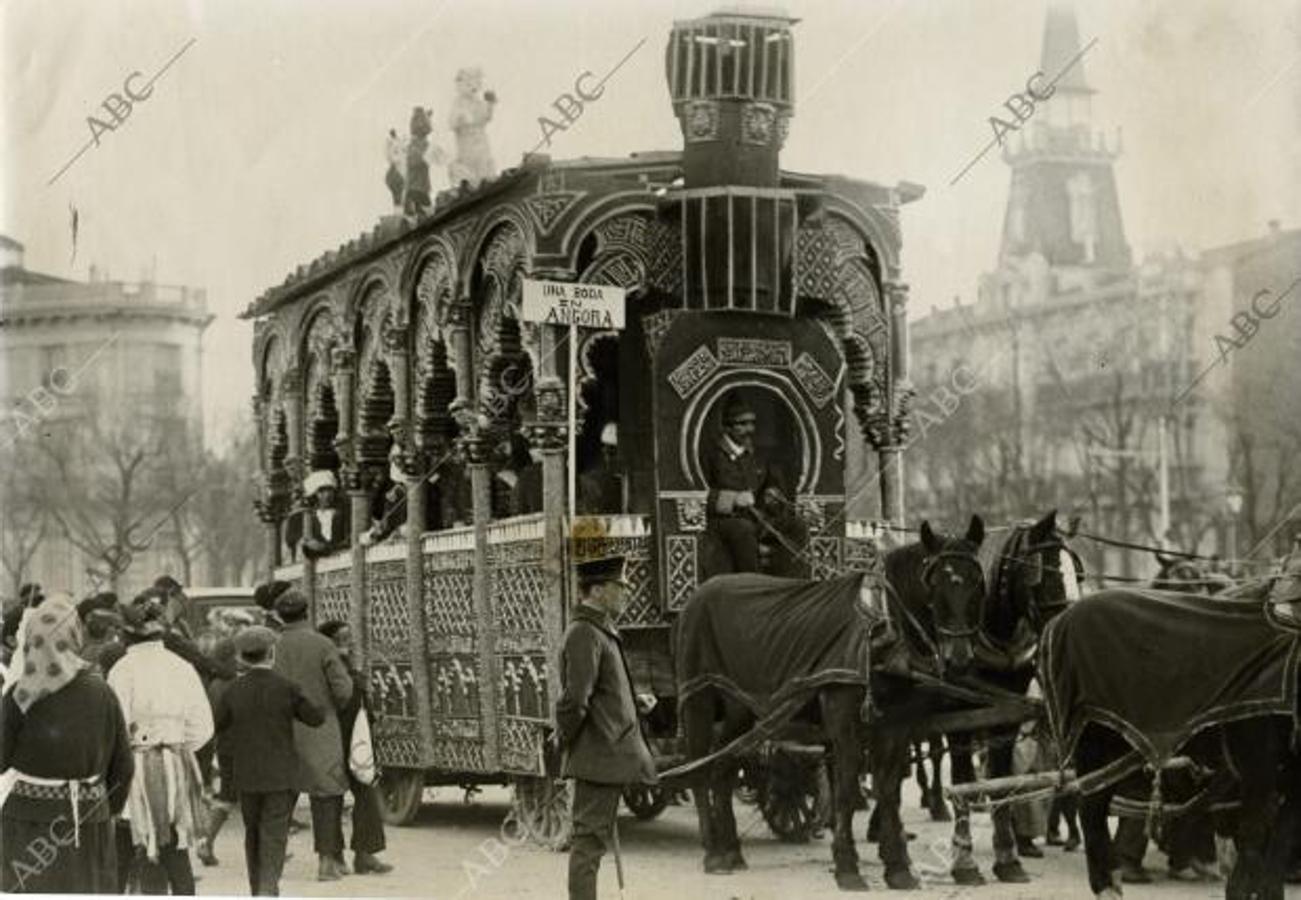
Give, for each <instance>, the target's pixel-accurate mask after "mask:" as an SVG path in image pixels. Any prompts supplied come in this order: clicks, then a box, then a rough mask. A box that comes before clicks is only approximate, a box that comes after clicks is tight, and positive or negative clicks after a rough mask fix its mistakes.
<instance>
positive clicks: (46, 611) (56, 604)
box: [13, 593, 88, 712]
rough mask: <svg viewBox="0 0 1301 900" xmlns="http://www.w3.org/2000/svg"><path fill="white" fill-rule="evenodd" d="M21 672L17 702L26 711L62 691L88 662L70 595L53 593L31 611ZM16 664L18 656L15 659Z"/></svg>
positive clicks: (16, 680)
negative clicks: (83, 657) (78, 653)
mask: <svg viewBox="0 0 1301 900" xmlns="http://www.w3.org/2000/svg"><path fill="white" fill-rule="evenodd" d="M20 637H21V643H20V644H19V649H20V651H21V656H22V663H21V669H20V668H19V667H18V666H15V667H14V672H15V673H16V677H14V680H13V686H14V688H13V691H14V702H15V703H17V704H18V708H19V709H21V710H22V711H23V712H27V710H28V709H30V708H31V706H32V704H33V703H35V702H36V701H37V700H40V699H41V698H42V697H48V696H50V695H51V694H53V693H55V692H57V691H59V690H61V689H62V688H63V687H64V686H66V685H67V684H68V682H70V681H72V679H73V678H75V677H76V676H77V673H78V672H80V671H81V670H82V669H84V668H86V666H87V665H88V663H87V662H86V661H85V660H84V659H82V658H81V657H80V656H78V655H77V652H78V651H79V650H80V649H81V642H82V631H81V619H80V617H79V616H78V615H77V604H76V601H74V600H73V599H72V597H71V596H70V595H68V594H63V593H58V594H52V595H50V596H49V597H47V598H46V599H45V602H44V603H42V604H41V606H40V608H39V609H33V610H31V611H29V613H28V615H27V627H26V629H25V630H24V632H23V633H22V634H21V635H20ZM15 662H17V657H15Z"/></svg>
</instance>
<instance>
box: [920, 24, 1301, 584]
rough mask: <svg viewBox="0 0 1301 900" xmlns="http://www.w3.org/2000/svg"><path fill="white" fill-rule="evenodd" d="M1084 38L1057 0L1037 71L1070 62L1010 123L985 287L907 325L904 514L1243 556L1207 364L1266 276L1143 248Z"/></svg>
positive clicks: (1050, 72) (1217, 256)
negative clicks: (1068, 526)
mask: <svg viewBox="0 0 1301 900" xmlns="http://www.w3.org/2000/svg"><path fill="white" fill-rule="evenodd" d="M1080 52H1081V46H1080V40H1079V31H1078V28H1077V25H1076V20H1075V16H1074V13H1073V11H1072V10H1071V9H1070V8H1069V7H1066V6H1062V5H1059V4H1054V5H1052V6H1050V9H1049V13H1048V18H1047V22H1046V25H1045V29H1044V39H1043V50H1042V59H1041V65H1040V68H1041V70H1042V71H1043V72H1044V73H1046V75H1047V76H1048V78H1049V79H1050V80H1051V79H1052V78H1053V77H1054V76H1055V75H1057V74H1059V73H1063V71H1064V74H1061V76H1060V78H1059V79H1058V80H1057V82H1056V91H1055V93H1054V94H1053V96H1052V97H1051V98H1049V99H1047V100H1046V101H1042V102H1040V103H1039V105H1038V108H1037V110H1036V112H1035V115H1034V117H1033V118H1031V119H1030V120H1028V121H1026V122H1025V123H1024V124H1023V125H1022V127H1021V128H1020V129H1019V130H1017V131H1015V132H1012V133H1010V134H1008V135H1006V140H1005V143H1004V147H1003V158H1004V161H1005V162H1006V163H1007V164H1008V166H1009V167H1010V168H1011V170H1012V177H1011V186H1010V189H1009V194H1008V200H1007V207H1006V212H1005V215H1004V219H1003V229H1002V241H1001V247H1000V251H999V258H998V261H997V265H996V267H995V268H994V270H993V271H991V272H989V273H987V274H986V275H984V276H983V277H982V278H981V280H980V284H979V290H978V296H977V299H976V302H975V303H974V304H967V305H963V304H961V303H960V302H959V301H956V300H955V303H954V305H953V306H952V307H950V308H945V309H939V310H935V311H933V312H932V313H930V314H929V315H927V316H926V317H924V318H922V319H921V320H919V321H917V322H915V323H913V324H912V326H911V342H912V353H913V356H914V377H915V381H916V383H917V387H918V398H917V403H916V407H915V410H914V416H915V417H917V419H918V421H917V425H918V426H920V427H915V428H914V432H915V433H916V435H917V439H918V440H920V441H922V442H923V443H920V444H919V445H918V446H917V447H916V449H915V450H913V451H910V453H909V458H910V465H909V478H908V482H909V512H910V516H912V517H921V516H924V515H931V516H936V517H939V518H955V517H957V516H959V515H963V514H965V513H966V512H967V511H971V510H976V511H980V512H984V513H987V514H988V515H990V516H991V517H992V518H993V519H994V520H996V521H999V522H1006V521H1009V520H1013V519H1018V518H1022V517H1027V516H1032V515H1040V514H1042V513H1043V512H1045V511H1047V510H1048V509H1053V508H1055V509H1057V510H1058V511H1059V515H1060V516H1061V518H1063V519H1069V518H1071V517H1074V516H1079V517H1080V518H1081V520H1082V521H1083V522H1084V523H1086V525H1085V527H1087V528H1088V529H1089V530H1091V531H1092V532H1094V533H1097V534H1103V535H1107V536H1111V537H1115V538H1119V539H1122V540H1128V541H1132V542H1136V543H1141V544H1145V545H1156V544H1164V545H1165V546H1168V547H1178V548H1181V549H1186V550H1192V549H1196V550H1199V551H1201V552H1205V553H1229V554H1230V555H1232V553H1233V552H1234V551H1233V547H1232V546H1231V545H1232V542H1233V535H1232V533H1231V532H1232V531H1233V530H1234V528H1235V525H1236V522H1235V521H1234V519H1233V514H1232V513H1231V511H1230V507H1231V506H1233V505H1235V504H1234V503H1232V502H1231V501H1230V499H1229V497H1230V495H1232V494H1233V493H1234V491H1233V488H1232V483H1233V475H1232V473H1231V471H1230V468H1231V466H1230V454H1229V452H1228V448H1229V445H1230V444H1231V443H1232V441H1231V439H1230V434H1229V427H1230V425H1229V421H1228V420H1227V419H1226V417H1225V415H1224V413H1225V409H1224V403H1223V394H1222V392H1220V393H1217V389H1218V386H1217V384H1205V385H1203V384H1200V383H1199V382H1198V377H1199V373H1200V372H1202V370H1203V369H1204V368H1205V366H1206V365H1207V364H1208V363H1209V362H1210V361H1211V359H1212V351H1213V346H1214V345H1213V336H1214V333H1215V331H1216V329H1217V328H1222V327H1223V326H1224V325H1226V324H1227V323H1228V321H1229V320H1230V317H1231V311H1232V309H1234V308H1240V307H1241V306H1242V304H1243V303H1249V302H1250V296H1247V297H1246V298H1245V299H1244V296H1243V294H1244V291H1246V290H1248V288H1247V287H1245V286H1243V285H1246V284H1247V283H1248V282H1250V284H1253V285H1254V284H1255V283H1256V280H1258V277H1259V276H1244V277H1245V280H1244V281H1243V284H1242V285H1238V284H1237V282H1235V281H1234V278H1233V276H1232V275H1231V274H1229V270H1233V269H1234V265H1233V264H1232V263H1230V262H1228V261H1227V260H1228V259H1229V258H1230V257H1232V256H1233V254H1231V253H1227V251H1221V252H1212V253H1208V254H1206V255H1205V256H1204V257H1202V258H1197V257H1194V256H1190V255H1188V254H1185V253H1183V252H1181V251H1177V250H1176V251H1170V252H1165V253H1161V254H1154V255H1151V256H1148V257H1147V258H1145V259H1143V260H1142V261H1141V262H1138V263H1136V262H1135V261H1134V259H1133V254H1132V251H1131V249H1130V246H1129V243H1128V241H1127V239H1126V236H1125V229H1124V218H1123V216H1122V213H1121V205H1120V197H1119V195H1118V192H1117V189H1116V180H1115V175H1114V165H1115V162H1116V160H1117V159H1118V157H1119V156H1120V146H1119V141H1118V139H1113V138H1111V137H1109V136H1107V135H1105V134H1104V133H1103V132H1102V131H1100V130H1099V129H1098V128H1097V127H1096V126H1095V123H1094V119H1093V110H1092V106H1093V102H1092V101H1093V97H1094V93H1095V92H1094V91H1093V89H1092V88H1091V87H1090V86H1089V84H1088V81H1087V78H1086V74H1085V64H1084V62H1083V61H1079V60H1078V59H1077V58H1078V56H1079V54H1080ZM1071 60H1077V61H1076V62H1074V63H1073V64H1072V65H1070V67H1069V68H1067V64H1068V63H1069V62H1070V61H1071ZM1295 258H1296V256H1295V254H1294V256H1293V259H1295ZM1216 260H1221V261H1219V262H1216ZM1208 267H1209V268H1208ZM1221 269H1223V270H1225V271H1224V272H1223V273H1222V274H1220V275H1216V276H1215V277H1213V278H1209V279H1208V271H1214V270H1221ZM1270 278H1272V279H1273V280H1269V279H1266V280H1267V281H1269V283H1270V284H1276V283H1277V282H1280V281H1282V279H1281V276H1279V275H1278V273H1277V272H1274V273H1273V274H1272V275H1271V276H1270ZM1217 279H1218V280H1217ZM1235 285H1236V286H1235ZM1284 286H1285V282H1284V283H1283V284H1281V285H1279V286H1278V287H1276V290H1279V291H1281V290H1282V288H1283V287H1284ZM955 373H960V375H961V381H960V384H961V385H962V387H963V388H964V389H962V390H958V391H955V390H954V389H953V385H954V384H955ZM946 388H947V391H946ZM955 401H960V402H955ZM928 433H929V434H928ZM1088 549H1089V550H1090V551H1091V552H1092V558H1091V559H1086V562H1087V563H1088V564H1089V567H1090V568H1091V569H1092V570H1093V571H1105V572H1109V573H1119V574H1123V575H1125V576H1129V577H1135V576H1144V575H1148V574H1151V572H1152V571H1153V569H1154V568H1155V565H1156V563H1155V560H1154V558H1153V557H1152V556H1151V555H1150V554H1136V553H1131V552H1126V551H1120V550H1115V549H1104V548H1103V547H1102V546H1101V545H1097V544H1093V543H1092V542H1090V546H1089V547H1088Z"/></svg>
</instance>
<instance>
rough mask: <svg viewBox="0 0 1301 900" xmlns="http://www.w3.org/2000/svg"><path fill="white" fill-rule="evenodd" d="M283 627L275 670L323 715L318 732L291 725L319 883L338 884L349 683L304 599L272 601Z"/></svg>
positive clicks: (294, 594) (292, 596) (290, 594)
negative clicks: (342, 712) (343, 717)
mask: <svg viewBox="0 0 1301 900" xmlns="http://www.w3.org/2000/svg"><path fill="white" fill-rule="evenodd" d="M276 613H277V614H278V615H279V616H280V619H281V620H282V621H283V622H284V623H285V627H284V631H282V632H281V634H280V643H279V644H278V645H277V647H276V663H275V671H277V672H279V673H280V674H281V675H283V676H285V677H286V678H288V679H289V680H290V681H292V682H294V684H296V685H298V687H299V689H301V690H302V692H303V695H304V696H305V697H306V698H307V700H308V702H309V703H311V704H312V705H313V706H316V707H317V708H319V709H322V710H324V711H325V722H324V724H322V725H321V726H320V727H309V726H307V725H304V724H302V723H301V722H295V723H294V747H295V748H296V749H297V751H298V761H299V768H298V776H299V777H298V782H299V783H298V789H299V791H300V792H305V793H307V794H308V796H309V797H310V798H311V805H312V842H313V844H314V845H315V849H316V855H317V856H318V857H319V859H320V866H319V868H318V870H317V879H318V880H320V881H337V880H338V879H339V878H340V877H342V876H343V875H344V874H345V871H346V870H345V869H344V868H343V865H342V864H341V862H340V860H341V859H342V857H343V795H344V793H345V792H346V791H347V790H348V771H347V767H346V763H345V762H344V759H343V735H342V732H341V731H340V730H339V717H338V715H337V710H339V709H341V708H343V706H344V705H345V704H346V703H347V702H348V700H349V699H351V697H352V678H351V677H350V676H349V675H348V668H347V666H345V665H344V662H343V660H342V658H340V656H339V651H338V650H337V649H336V648H335V646H334V643H333V642H332V641H331V640H330V639H329V638H327V637H326V636H325V635H323V634H321V633H319V632H318V631H316V630H315V629H313V628H312V626H311V623H309V622H308V621H307V599H306V598H305V597H304V596H303V595H302V594H300V593H298V591H295V590H292V589H291V590H288V591H286V592H285V593H283V594H281V595H280V596H279V597H278V598H276Z"/></svg>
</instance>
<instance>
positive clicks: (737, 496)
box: [704, 391, 785, 577]
mask: <svg viewBox="0 0 1301 900" xmlns="http://www.w3.org/2000/svg"><path fill="white" fill-rule="evenodd" d="M757 425H758V416H757V415H755V412H754V409H753V408H751V406H750V405H749V404H748V403H747V402H746V401H745V399H744V398H743V397H742V396H741V394H740V392H739V391H732V392H731V393H730V394H728V395H727V398H726V399H725V400H724V401H723V434H722V436H721V437H720V438H719V441H718V444H717V445H716V446H715V447H714V448H713V450H712V452H710V453H709V454H708V455H707V456H706V457H705V460H704V467H705V472H704V474H705V482H706V483H707V484H708V485H709V496H708V498H707V506H706V513H705V515H706V529H705V530H706V532H707V533H708V534H710V535H711V536H712V537H713V544H714V548H713V549H714V553H713V560H712V564H711V565H709V566H708V569H709V571H707V572H706V573H705V575H706V577H710V576H713V575H720V574H723V573H726V572H757V571H759V523H758V522H757V520H756V519H755V517H754V509H755V507H756V505H758V504H759V503H761V502H763V503H774V502H780V501H782V500H784V499H785V494H784V493H783V491H782V488H781V482H780V479H779V478H778V476H777V472H776V471H775V470H774V469H773V467H771V466H769V465H768V464H766V463H765V462H764V461H763V460H761V459H759V457H758V456H757V455H756V453H755V447H754V433H755V428H756V427H757Z"/></svg>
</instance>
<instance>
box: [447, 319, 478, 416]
mask: <svg viewBox="0 0 1301 900" xmlns="http://www.w3.org/2000/svg"><path fill="white" fill-rule="evenodd" d="M470 310H471V307H470V301H469V299H468V298H466V299H462V300H458V301H457V302H455V303H452V304H450V305H449V306H448V309H447V330H448V333H449V334H450V335H451V339H452V348H453V352H454V353H455V355H456V393H457V394H458V395H460V396H461V397H464V398H465V399H466V400H473V399H475V393H476V391H477V390H478V387H477V385H476V384H475V378H474V352H473V349H472V347H471V344H472V341H471V335H470Z"/></svg>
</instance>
